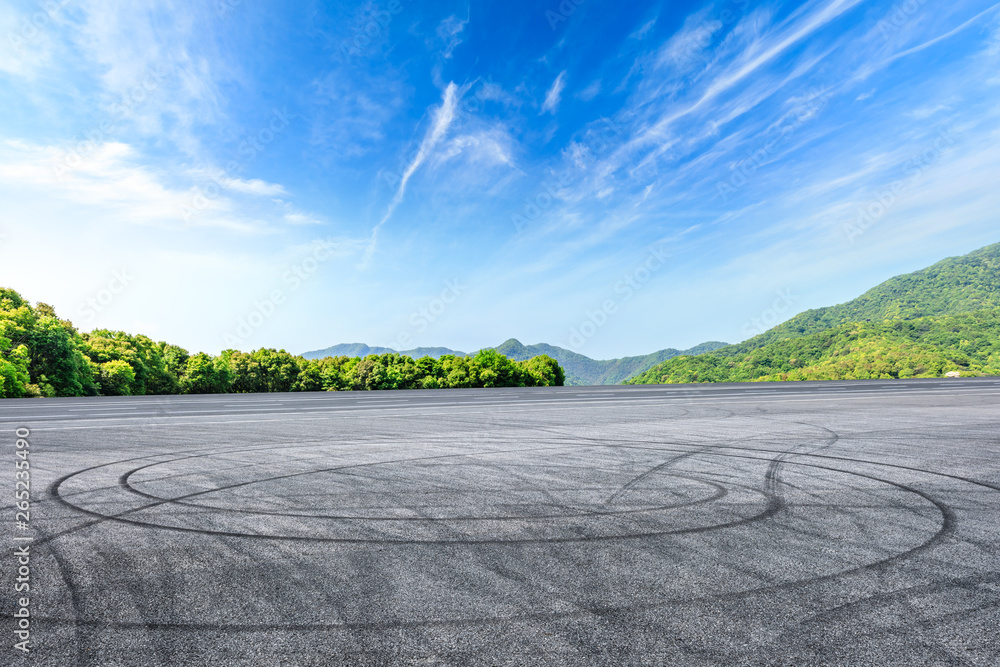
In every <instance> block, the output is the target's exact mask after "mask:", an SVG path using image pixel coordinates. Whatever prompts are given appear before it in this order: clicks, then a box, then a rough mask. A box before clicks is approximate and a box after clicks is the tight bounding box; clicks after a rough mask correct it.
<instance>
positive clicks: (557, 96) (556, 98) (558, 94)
mask: <svg viewBox="0 0 1000 667" xmlns="http://www.w3.org/2000/svg"><path fill="white" fill-rule="evenodd" d="M565 88H566V70H563V71H562V72H560V73H559V76H557V77H556V80H555V81H553V82H552V87H551V88H549V92H547V93H545V102H544V103H543V104H542V111H541V113H546V112H548V113H551V114H552V115H553V116H554V115H555V114H556V111H558V110H559V103H560V102H561V101H562V93H563V90H564V89H565Z"/></svg>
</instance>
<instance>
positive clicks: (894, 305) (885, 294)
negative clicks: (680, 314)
mask: <svg viewBox="0 0 1000 667" xmlns="http://www.w3.org/2000/svg"><path fill="white" fill-rule="evenodd" d="M998 309H1000V243H998V244H994V245H991V246H987V247H985V248H981V249H979V250H976V251H975V252H972V253H969V254H968V255H964V256H962V257H952V258H949V259H946V260H943V261H941V262H938V263H937V264H935V265H933V266H931V267H929V268H926V269H924V270H922V271H917V272H915V273H910V274H907V275H903V276H897V277H895V278H892V279H890V280H887V281H886V282H884V283H882V284H881V285H879V286H878V287H875V288H873V289H871V290H869V291H868V292H866V293H864V294H862V295H861V296H860V297H858V298H857V299H854V300H853V301H849V302H847V303H844V304H841V305H839V306H832V307H830V308H819V309H817V310H809V311H806V312H804V313H801V314H799V315H796V316H795V317H793V318H791V319H790V320H788V321H787V322H784V323H783V324H779V325H778V326H776V327H774V328H773V329H770V330H769V331H767V332H765V333H763V334H761V335H759V336H755V337H753V338H751V339H749V340H746V341H744V342H742V343H739V344H737V345H727V346H725V347H721V348H719V349H717V350H714V351H712V352H711V353H710V354H703V355H700V356H697V357H692V356H685V357H678V358H675V359H671V360H669V361H666V362H664V363H662V364H659V365H657V366H654V367H653V368H650V369H649V370H648V371H646V372H644V373H641V374H639V375H637V376H635V377H633V378H632V379H631V380H629V381H628V382H627V384H660V383H664V384H671V383H680V382H746V381H755V380H840V379H865V378H894V377H901V378H906V377H940V376H941V375H943V374H945V373H948V372H951V371H964V373H963V374H968V375H976V374H986V375H993V374H1000V370H998V369H997V363H996V354H997V352H996V349H995V345H996V344H997V341H998V340H1000V335H998V332H997V328H996V327H997V324H996V322H997V317H998V316H997V313H1000V310H998ZM970 346H971V347H970Z"/></svg>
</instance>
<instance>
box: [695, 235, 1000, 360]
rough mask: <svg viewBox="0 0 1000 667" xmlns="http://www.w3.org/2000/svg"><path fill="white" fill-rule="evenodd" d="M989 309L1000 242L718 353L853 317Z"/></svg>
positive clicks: (993, 304)
mask: <svg viewBox="0 0 1000 667" xmlns="http://www.w3.org/2000/svg"><path fill="white" fill-rule="evenodd" d="M990 308H1000V243H997V244H994V245H991V246H987V247H985V248H980V249H979V250H976V251H975V252H972V253H969V254H968V255H963V256H961V257H951V258H948V259H945V260H943V261H940V262H938V263H937V264H935V265H933V266H931V267H928V268H926V269H923V270H921V271H916V272H915V273H908V274H906V275H902V276H897V277H895V278H891V279H889V280H887V281H885V282H884V283H882V284H881V285H879V286H878V287H874V288H872V289H870V290H868V291H867V292H865V293H864V294H862V295H861V296H859V297H858V298H857V299H854V300H853V301H848V302H847V303H843V304H840V305H839V306H831V307H829V308H818V309H815V310H807V311H806V312H804V313H800V314H799V315H796V316H795V317H793V318H791V319H790V320H788V321H787V322H784V323H782V324H779V325H778V326H776V327H774V328H773V329H770V330H769V331H767V332H765V333H763V334H761V335H759V336H755V337H753V338H751V339H750V340H747V341H745V342H743V343H740V344H738V345H730V346H727V347H725V348H721V349H719V350H717V351H715V354H720V355H723V356H741V355H743V354H746V353H747V352H749V351H750V350H753V349H755V348H758V347H763V346H765V345H768V344H770V343H773V342H775V341H780V340H783V339H785V338H792V337H797V336H806V335H809V334H812V333H818V332H820V331H825V330H827V329H832V328H834V327H837V326H840V325H842V324H847V323H850V322H864V321H871V322H882V321H884V320H890V319H898V320H908V319H914V318H917V317H927V316H931V315H957V314H959V313H969V312H973V311H976V310H987V309H990Z"/></svg>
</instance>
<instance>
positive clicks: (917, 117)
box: [0, 0, 1000, 358]
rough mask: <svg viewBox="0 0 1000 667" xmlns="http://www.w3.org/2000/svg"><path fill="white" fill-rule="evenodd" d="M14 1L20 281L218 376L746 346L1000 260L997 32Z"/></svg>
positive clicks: (396, 9) (445, 9)
mask: <svg viewBox="0 0 1000 667" xmlns="http://www.w3.org/2000/svg"><path fill="white" fill-rule="evenodd" d="M428 5H430V3H417V2H414V1H412V0H394V1H386V0H379V1H378V2H374V3H366V4H359V3H320V2H306V3H289V4H287V5H278V4H277V3H265V2H261V1H258V0H211V1H210V2H185V1H183V0H179V1H177V2H173V3H169V4H168V3H158V2H142V1H137V2H131V3H121V2H109V1H93V2H90V1H86V0H81V1H76V0H55V1H53V2H46V3H41V2H39V3H36V2H21V1H13V2H12V1H7V0H5V1H3V2H0V40H2V42H0V99H2V100H3V103H2V104H0V197H2V201H3V202H4V204H3V207H2V213H0V249H2V257H3V259H2V262H0V284H2V285H5V286H10V287H13V288H14V289H17V290H19V291H20V292H22V293H23V294H24V295H25V296H26V297H27V298H29V299H31V300H32V301H45V302H47V303H51V304H52V305H54V306H55V307H56V309H57V311H58V312H59V313H60V314H61V315H62V316H63V317H66V318H68V319H71V320H73V322H74V323H75V324H76V325H77V326H78V327H79V328H81V329H82V330H90V329H93V328H112V329H121V330H126V331H130V332H134V333H146V334H147V335H150V336H152V337H154V338H156V339H158V340H169V341H171V342H175V343H178V344H180V345H183V346H185V347H187V348H189V349H190V350H192V351H196V350H204V351H208V352H218V351H220V350H221V349H223V348H227V347H237V348H240V349H246V350H249V349H253V348H258V347H281V348H286V349H288V350H289V351H292V352H302V351H305V350H310V349H316V348H321V347H326V346H328V345H332V344H335V343H340V342H366V343H369V344H372V345H384V346H390V347H396V348H409V347H414V346H417V345H443V346H448V347H452V348H455V349H461V350H466V351H470V350H475V349H478V348H480V347H483V346H487V345H496V344H499V343H500V342H502V341H503V340H505V339H507V338H509V337H516V338H518V339H520V340H521V341H522V342H525V343H535V342H548V343H552V344H556V345H561V346H564V347H569V348H572V349H575V350H577V351H578V352H581V353H583V354H586V355H588V356H591V357H595V358H611V357H618V356H624V355H632V354H644V353H648V352H651V351H654V350H657V349H661V348H665V347H679V348H684V347H688V346H691V345H694V344H697V343H699V342H702V341H704V340H710V339H715V340H725V341H729V342H735V341H738V340H742V339H745V338H747V337H748V336H749V335H752V334H753V333H758V332H759V331H760V330H761V329H762V328H764V327H765V326H766V325H768V324H774V323H777V321H780V320H783V319H786V318H787V317H790V316H792V315H794V314H795V313H797V312H800V311H802V310H805V309H808V308H814V307H819V306H824V305H830V304H833V303H838V302H843V301H846V300H848V299H851V298H853V297H855V296H857V295H858V294H860V293H861V292H863V291H865V290H866V289H868V288H869V287H871V286H874V285H875V284H877V283H879V282H881V281H882V280H885V279H886V278H889V277H891V276H892V275H896V274H899V273H903V272H908V271H912V270H915V269H919V268H922V267H924V266H926V265H928V264H930V263H933V262H934V261H937V260H938V259H941V258H943V257H946V256H951V255H957V254H964V253H966V252H969V251H971V250H973V249H975V248H978V247H981V246H983V245H987V244H989V243H994V242H997V241H1000V225H998V224H997V223H998V216H997V211H998V210H1000V188H998V187H997V182H998V180H1000V179H998V175H1000V122H998V121H1000V5H998V4H992V3H990V2H969V1H965V0H958V1H956V2H950V3H945V4H941V3H930V2H927V1H921V0H910V1H909V2H896V3H892V2H873V1H868V2H866V1H863V0H824V1H816V2H807V3H801V4H795V3H772V2H767V3H756V2H744V1H742V0H740V1H731V2H717V3H709V4H704V3H683V2H681V3H656V2H634V3H628V4H625V5H623V4H622V3H616V2H605V1H603V0H578V1H577V3H574V2H572V1H570V0H567V2H563V3H562V4H560V2H558V1H557V0H551V1H547V2H546V1H538V2H504V3H494V2H489V3H486V2H480V3H474V4H465V3H457V2H437V3H433V4H432V5H431V6H428Z"/></svg>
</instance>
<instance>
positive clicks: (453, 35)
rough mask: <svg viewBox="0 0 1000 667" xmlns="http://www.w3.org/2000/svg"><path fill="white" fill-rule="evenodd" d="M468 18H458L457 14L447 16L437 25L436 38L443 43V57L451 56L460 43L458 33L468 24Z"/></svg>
mask: <svg viewBox="0 0 1000 667" xmlns="http://www.w3.org/2000/svg"><path fill="white" fill-rule="evenodd" d="M468 23H469V19H460V18H458V17H457V16H449V17H448V18H446V19H445V20H444V21H441V24H440V25H439V26H438V29H437V35H438V38H439V39H440V40H441V41H442V42H443V43H444V50H443V51H442V52H441V55H442V56H443V57H444V58H446V59H447V58H451V56H452V54H453V53H454V52H455V49H457V48H458V46H459V44H461V43H462V40H461V39H460V35H461V34H462V32H463V31H464V30H465V26H466V25H468Z"/></svg>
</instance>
